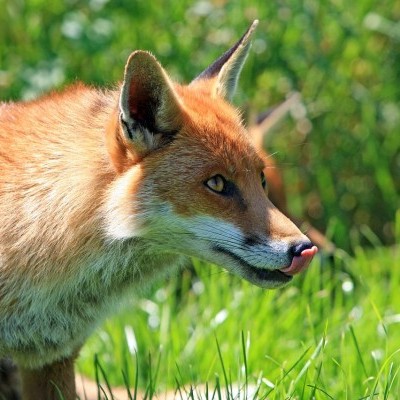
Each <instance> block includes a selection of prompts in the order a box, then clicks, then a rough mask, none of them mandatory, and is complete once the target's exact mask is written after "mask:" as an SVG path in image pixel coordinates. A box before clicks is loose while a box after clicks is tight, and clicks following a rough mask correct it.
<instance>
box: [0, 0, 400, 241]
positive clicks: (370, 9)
mask: <svg viewBox="0 0 400 400" xmlns="http://www.w3.org/2000/svg"><path fill="white" fill-rule="evenodd" d="M0 10H1V13H0V100H3V101H12V100H18V99H32V98H34V97H37V96H39V95H40V94H42V93H43V92H46V91H48V90H51V89H54V88H57V89H58V88H61V87H63V86H65V85H68V84H70V83H73V82H75V81H77V80H81V81H84V82H86V83H88V84H91V85H96V86H97V85H101V86H104V85H105V86H110V85H113V84H114V83H115V82H117V81H119V80H120V79H121V78H122V73H123V68H124V63H125V61H126V59H127V57H128V55H129V54H130V52H131V51H133V50H135V49H146V50H150V51H152V52H153V53H154V54H155V55H156V56H157V57H158V59H159V60H160V61H161V63H162V64H163V65H164V67H165V68H166V69H167V70H168V71H169V72H170V73H171V75H172V77H173V78H174V79H176V80H178V81H179V82H189V81H190V80H191V79H192V78H193V77H195V76H196V75H197V74H198V73H199V72H201V71H202V69H203V68H205V67H206V66H207V65H208V64H209V63H210V62H211V61H213V60H214V59H215V58H216V57H217V56H219V55H220V54H221V53H222V52H224V51H225V50H226V49H227V48H228V47H229V46H230V45H231V44H232V43H234V42H235V41H236V40H237V38H238V37H239V36H240V35H241V34H242V33H243V32H244V30H245V29H246V28H247V26H248V24H249V23H250V22H251V21H252V20H253V19H255V18H258V19H259V20H260V25H259V27H258V30H257V32H256V35H255V39H254V42H253V49H252V52H251V54H250V57H249V59H248V61H247V64H246V66H245V68H244V70H243V73H242V77H241V80H240V85H239V90H238V93H237V95H236V97H235V100H234V101H235V103H236V104H237V105H240V106H241V107H242V108H243V110H244V112H245V115H254V114H255V113H258V112H262V111H264V110H266V109H267V108H268V107H270V106H273V105H275V104H277V103H279V102H282V101H283V100H284V99H285V98H286V97H287V96H288V94H289V93H291V92H293V91H298V92H300V93H301V95H302V103H301V104H300V105H299V106H298V107H296V108H295V110H293V112H292V113H291V115H290V117H289V118H286V119H285V120H284V121H283V122H282V123H281V124H279V126H278V127H276V128H275V129H274V132H273V133H272V134H271V135H269V136H268V137H267V143H266V146H267V148H268V149H269V151H270V152H272V153H274V154H275V156H276V158H277V160H278V164H279V166H280V167H281V168H282V170H283V173H284V176H285V182H286V186H287V190H288V195H289V204H290V209H291V210H292V213H293V214H295V215H297V216H306V218H307V219H309V220H310V221H311V222H312V223H313V224H314V225H316V226H317V227H319V228H320V229H322V230H325V228H327V229H328V234H329V235H330V237H331V238H332V239H333V240H334V241H335V242H336V244H337V245H338V246H339V247H342V248H344V249H349V247H350V241H351V240H354V235H356V236H359V232H362V233H361V240H364V239H365V236H369V237H371V236H373V235H372V232H373V233H374V235H375V236H374V237H375V239H376V240H379V241H381V242H382V243H384V244H391V243H393V241H394V215H395V212H396V210H397V209H398V208H399V206H400V204H399V190H400V133H399V130H400V128H399V126H400V22H398V21H399V20H400V3H399V2H398V1H396V0H383V1H379V2H378V1H373V0H363V1H357V2H351V3H348V2H345V1H344V0H330V1H328V0H324V1H319V0H303V1H299V0H279V1H256V0H250V1H245V2H244V1H237V2H228V1H225V0H210V1H197V2H193V1H188V0H183V1H179V2H178V1H176V2H170V1H157V2H148V1H141V0H136V1H133V0H130V1H128V0H114V1H109V0H90V1H77V0H54V1H51V2H48V1H45V0H30V1H24V0H13V1H11V0H0ZM375 239H374V240H375ZM357 240H359V238H357Z"/></svg>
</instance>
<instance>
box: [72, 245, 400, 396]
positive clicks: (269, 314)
mask: <svg viewBox="0 0 400 400" xmlns="http://www.w3.org/2000/svg"><path fill="white" fill-rule="evenodd" d="M354 242H355V244H354V253H355V256H354V257H350V256H348V255H347V254H346V253H344V252H340V251H339V252H338V254H337V255H336V257H335V258H334V260H333V261H329V262H328V260H325V259H324V258H319V259H317V260H315V261H314V262H313V265H312V266H311V268H310V269H309V271H308V272H307V273H306V274H305V276H303V277H300V278H297V280H296V282H295V283H294V284H292V285H291V286H289V287H287V288H285V289H282V290H277V291H264V290H261V289H258V288H255V287H253V286H251V285H250V284H248V283H246V282H243V281H239V280H238V279H236V278H235V277H232V276H230V275H229V274H227V273H225V272H222V271H221V269H219V268H217V267H213V266H210V265H207V264H204V263H202V262H199V261H194V267H195V271H196V277H195V278H194V279H193V276H192V274H190V273H188V272H187V273H184V274H183V275H182V276H181V277H173V278H171V279H170V280H169V281H168V282H162V283H160V284H159V285H157V286H156V287H155V288H154V290H153V291H152V293H151V295H150V296H148V297H146V298H144V299H143V298H141V299H137V300H135V301H133V303H132V308H131V309H130V310H129V311H126V312H125V313H124V314H123V315H121V316H120V317H118V318H115V319H113V320H111V321H108V322H107V323H106V324H105V325H104V327H103V328H102V329H101V330H100V331H99V332H97V333H96V334H95V335H94V336H93V337H92V338H91V339H90V341H89V343H88V344H87V345H86V346H85V348H84V349H83V351H82V354H81V357H80V359H79V369H80V370H81V371H83V372H84V373H86V374H89V375H90V374H92V373H93V357H94V355H95V354H98V359H99V360H100V362H101V365H102V366H103V368H104V370H105V371H106V374H107V377H108V380H109V381H110V382H112V383H113V384H124V376H125V375H126V376H127V377H129V379H128V380H129V382H131V383H133V382H138V383H139V385H140V386H141V387H144V388H146V387H149V385H150V383H151V385H150V386H151V387H152V388H153V389H152V390H155V391H156V392H158V393H159V392H163V391H165V390H166V389H167V388H169V389H172V390H173V389H177V388H179V390H178V391H181V392H183V393H186V395H188V393H190V388H191V387H192V386H193V387H196V385H201V387H200V389H199V392H202V394H203V396H204V395H205V394H204V392H205V386H204V384H205V383H208V391H209V396H210V397H209V398H212V397H211V394H212V393H213V390H217V391H218V390H221V391H222V392H223V394H224V396H227V398H234V397H235V395H237V393H238V390H241V393H242V395H243V394H244V392H246V393H247V394H248V396H247V397H246V398H253V397H251V396H256V398H268V399H283V398H290V399H296V398H297V399H308V398H309V399H311V398H315V399H330V398H333V399H338V398H340V399H349V400H350V399H351V400H353V399H396V398H397V395H398V393H400V380H399V379H398V373H399V368H400V329H399V323H400V313H399V311H400V310H399V308H398V305H399V304H400V292H399V290H398V285H399V282H400V280H399V278H400V270H399V268H398V260H399V257H400V249H399V248H398V247H394V248H383V247H375V248H374V249H371V250H366V249H364V248H363V247H361V246H358V245H357V239H356V238H354ZM122 371H123V373H122ZM125 381H126V380H125ZM185 390H186V391H185ZM195 393H197V392H196V391H195ZM184 398H186V397H184ZM214 398H218V397H214Z"/></svg>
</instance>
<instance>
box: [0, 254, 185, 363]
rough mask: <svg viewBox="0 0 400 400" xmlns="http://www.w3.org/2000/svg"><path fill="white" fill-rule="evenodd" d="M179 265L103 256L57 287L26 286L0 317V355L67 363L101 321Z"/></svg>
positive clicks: (175, 260)
mask: <svg viewBox="0 0 400 400" xmlns="http://www.w3.org/2000/svg"><path fill="white" fill-rule="evenodd" d="M179 264H182V257H180V256H169V255H167V256H164V257H159V256H151V257H147V256H143V255H141V256H140V257H133V256H132V257H131V256H130V255H129V254H128V255H127V257H126V258H125V259H124V260H123V261H122V262H121V260H118V259H116V258H114V259H110V258H109V257H108V256H107V255H105V256H104V257H102V258H99V257H98V258H96V260H93V261H91V262H90V263H88V264H87V265H86V266H85V269H83V270H82V271H81V273H80V274H78V275H77V276H76V277H75V279H70V280H66V281H65V282H64V283H63V284H62V285H58V286H56V287H50V288H46V287H44V288H43V287H42V288H38V287H34V286H31V287H30V286H29V285H26V286H25V287H24V289H23V290H21V292H20V293H19V295H18V296H16V298H15V299H16V302H15V304H16V305H17V306H16V307H15V309H14V312H10V313H8V314H6V315H3V314H2V313H1V312H0V353H10V354H11V356H13V357H14V358H16V360H17V361H19V362H21V363H23V364H25V365H28V366H33V367H34V366H39V365H43V364H45V363H49V362H52V361H54V360H56V359H59V358H62V357H67V356H69V355H71V354H72V353H73V352H75V351H76V350H77V349H79V348H80V347H81V346H82V344H83V343H84V342H85V340H86V338H87V337H88V336H89V335H90V334H91V333H92V332H93V330H94V329H95V328H96V327H97V326H98V325H99V324H100V323H101V322H102V321H103V320H104V319H105V318H106V317H108V316H110V315H112V314H113V313H115V312H116V311H118V310H119V309H120V308H121V307H122V306H123V305H124V304H126V303H127V301H128V300H129V299H130V298H132V297H134V296H135V293H138V292H141V291H143V289H144V287H146V286H148V285H149V284H150V283H151V282H152V281H154V280H155V279H157V278H161V277H163V276H165V274H166V273H168V272H169V271H170V270H171V269H173V268H174V267H176V266H178V265H179Z"/></svg>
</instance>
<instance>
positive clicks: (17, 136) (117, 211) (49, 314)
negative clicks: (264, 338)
mask: <svg viewBox="0 0 400 400" xmlns="http://www.w3.org/2000/svg"><path fill="white" fill-rule="evenodd" d="M257 24H258V21H257V20H255V21H254V22H253V23H252V24H251V25H250V26H249V28H248V29H247V30H246V32H245V33H244V35H243V36H242V37H241V38H240V39H239V40H238V41H237V42H236V43H235V44H234V45H233V46H232V47H231V48H230V49H229V50H228V51H226V52H225V53H224V54H223V55H221V56H220V57H219V58H218V59H217V60H216V61H215V62H213V63H212V64H211V65H209V66H208V67H207V68H206V69H205V70H204V71H203V72H201V73H200V74H199V75H198V76H197V77H196V78H195V79H193V80H192V81H191V82H190V83H189V84H187V85H183V84H179V83H177V82H175V81H173V80H172V79H171V78H170V76H169V75H168V74H167V72H166V70H165V69H164V68H163V67H162V66H161V64H160V63H159V61H158V60H157V59H156V57H155V56H154V55H153V54H151V53H150V52H148V51H144V50H136V51H134V52H133V53H131V55H130V56H129V58H128V60H127V63H126V65H125V70H124V73H123V80H122V82H121V83H119V84H117V85H116V87H114V88H110V89H98V88H94V87H91V86H88V85H84V84H82V83H76V84H74V85H72V86H70V87H68V88H66V89H63V90H61V91H54V92H51V93H50V94H46V95H44V96H42V97H39V98H38V99H35V100H32V101H27V102H16V103H4V104H2V105H1V107H0V144H1V145H0V166H1V167H0V168H1V174H0V220H1V224H0V355H1V356H4V357H11V358H12V359H13V360H14V361H15V362H16V364H17V366H18V368H19V371H20V376H21V381H22V398H23V399H24V400H36V399H50V400H53V399H58V398H59V396H61V395H62V397H61V398H63V399H65V400H72V399H75V398H76V387H75V375H74V362H75V360H76V358H77V357H78V354H79V351H80V349H81V347H82V346H83V344H84V343H85V341H86V339H87V338H88V337H89V336H90V334H91V333H92V332H93V331H94V330H95V329H96V327H97V326H98V325H99V324H100V323H101V322H102V321H104V319H105V318H107V317H108V316H110V315H112V314H113V313H115V312H117V311H118V310H119V309H120V308H121V307H123V305H124V304H126V302H127V300H128V299H129V298H130V297H132V295H133V294H140V293H142V292H143V290H145V288H146V287H148V286H149V284H150V283H151V282H153V281H154V280H156V279H157V280H160V279H163V278H165V277H166V276H168V275H169V274H171V273H174V272H176V271H177V270H179V269H180V268H182V267H184V265H185V264H186V263H187V259H188V258H191V257H194V258H199V259H202V260H205V261H207V262H210V263H213V264H217V265H220V266H221V267H223V268H224V269H225V270H227V271H229V272H231V273H233V274H235V275H237V276H239V277H241V278H243V279H245V280H247V281H249V282H250V283H252V284H254V285H256V286H259V287H261V288H264V289H272V288H279V287H283V286H285V285H286V284H288V283H289V282H290V281H291V280H292V278H293V276H294V275H296V274H298V273H300V272H301V271H304V270H305V269H306V268H307V267H308V266H309V264H310V262H311V260H312V259H313V257H314V256H315V254H316V253H317V251H318V248H317V247H316V246H315V245H314V244H313V243H312V242H311V241H310V240H309V239H308V238H307V236H305V234H303V233H302V232H301V231H300V229H299V228H298V227H297V226H296V225H295V224H294V223H293V222H292V221H290V220H289V219H288V218H287V217H286V216H285V215H284V214H283V213H281V212H280V211H279V210H278V209H277V208H276V207H275V206H274V205H273V204H272V203H271V201H270V200H269V199H268V182H267V181H266V179H265V175H264V173H263V168H264V163H263V161H262V158H261V157H260V155H259V154H258V151H257V149H256V147H255V146H254V144H253V143H252V140H251V138H250V137H249V134H248V132H247V130H246V128H245V126H244V124H243V122H242V118H241V115H240V113H239V111H238V110H237V108H236V107H234V106H233V105H232V104H231V99H232V96H233V94H234V92H235V89H236V86H237V82H238V78H239V75H240V72H241V70H242V67H243V65H244V62H245V59H246V58H247V55H248V53H249V49H250V45H251V37H252V35H253V32H254V31H255V28H256V26H257Z"/></svg>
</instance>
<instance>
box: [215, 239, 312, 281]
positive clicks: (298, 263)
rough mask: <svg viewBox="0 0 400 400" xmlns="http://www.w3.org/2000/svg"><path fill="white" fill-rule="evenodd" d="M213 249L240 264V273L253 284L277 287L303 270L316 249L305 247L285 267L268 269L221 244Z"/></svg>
mask: <svg viewBox="0 0 400 400" xmlns="http://www.w3.org/2000/svg"><path fill="white" fill-rule="evenodd" d="M214 250H215V251H218V252H220V253H223V254H225V255H227V256H229V257H230V258H232V259H233V260H235V261H236V262H237V264H238V265H239V266H240V271H239V273H240V275H241V276H242V277H243V278H245V279H246V280H248V281H250V282H251V283H253V284H256V285H258V286H261V287H279V286H283V285H285V284H287V283H288V282H290V281H291V280H292V279H293V275H295V274H297V273H299V272H301V271H303V270H305V269H306V268H307V267H308V265H309V264H310V262H311V260H312V258H313V257H314V255H315V254H316V253H317V251H318V249H317V247H315V246H312V247H311V248H309V249H305V250H303V251H302V252H301V254H300V255H298V256H294V257H293V259H292V261H291V263H290V265H289V266H288V267H285V268H281V269H275V270H269V269H262V268H257V267H254V266H253V265H251V264H249V263H248V262H247V261H246V260H244V259H243V258H242V257H240V256H238V255H237V254H235V253H233V252H231V251H230V250H227V249H225V248H223V247H221V246H214Z"/></svg>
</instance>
